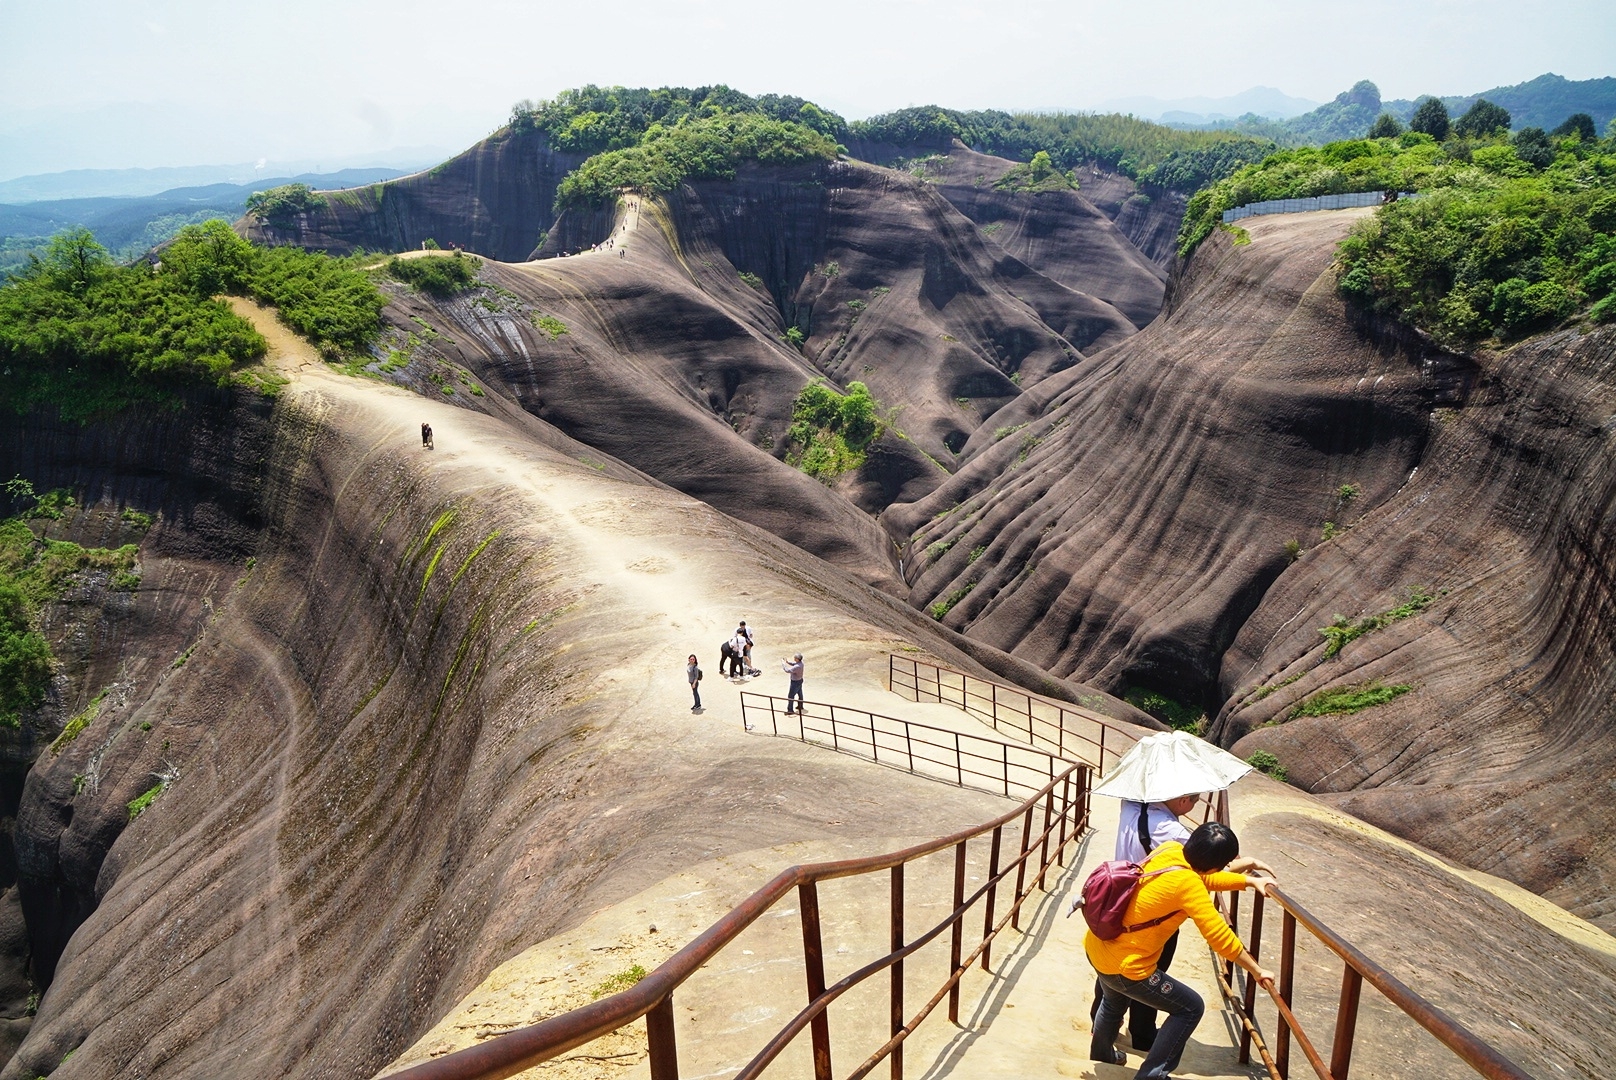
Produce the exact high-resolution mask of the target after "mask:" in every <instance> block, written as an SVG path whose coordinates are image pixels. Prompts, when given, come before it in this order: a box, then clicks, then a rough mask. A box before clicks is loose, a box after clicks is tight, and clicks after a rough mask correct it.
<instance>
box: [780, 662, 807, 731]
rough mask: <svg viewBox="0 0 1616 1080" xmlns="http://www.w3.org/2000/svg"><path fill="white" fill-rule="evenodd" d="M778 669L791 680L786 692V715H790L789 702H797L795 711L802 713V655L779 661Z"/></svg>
mask: <svg viewBox="0 0 1616 1080" xmlns="http://www.w3.org/2000/svg"><path fill="white" fill-rule="evenodd" d="M780 669H781V670H782V671H784V672H785V673H786V674H787V675H788V676H790V678H791V688H790V689H789V690H787V691H786V715H787V716H790V715H791V700H792V699H793V698H795V699H796V701H797V711H798V712H801V711H802V653H798V654H797V655H796V657H795V658H794V659H791V660H782V661H780Z"/></svg>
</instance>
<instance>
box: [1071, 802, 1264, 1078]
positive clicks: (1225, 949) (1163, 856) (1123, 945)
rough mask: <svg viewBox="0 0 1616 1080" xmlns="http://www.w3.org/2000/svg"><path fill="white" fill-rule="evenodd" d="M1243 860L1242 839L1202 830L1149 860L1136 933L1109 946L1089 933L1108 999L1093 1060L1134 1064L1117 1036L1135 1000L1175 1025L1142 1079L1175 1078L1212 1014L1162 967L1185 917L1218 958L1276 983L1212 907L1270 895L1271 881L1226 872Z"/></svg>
mask: <svg viewBox="0 0 1616 1080" xmlns="http://www.w3.org/2000/svg"><path fill="white" fill-rule="evenodd" d="M1239 855H1240V840H1239V838H1238V837H1236V836H1235V834H1234V831H1233V830H1232V829H1230V828H1229V827H1228V826H1227V825H1222V824H1220V823H1218V822H1216V821H1209V822H1207V823H1206V824H1205V825H1202V826H1201V827H1200V828H1198V829H1196V830H1195V831H1194V832H1192V833H1191V834H1190V838H1189V839H1188V840H1187V841H1185V842H1184V843H1182V844H1180V843H1178V842H1177V841H1176V840H1175V841H1170V842H1168V843H1165V844H1163V845H1161V846H1160V847H1158V848H1157V849H1156V851H1155V852H1154V853H1153V854H1152V855H1151V856H1150V858H1148V859H1146V860H1145V863H1144V872H1145V874H1147V875H1150V876H1148V877H1145V878H1143V880H1141V881H1140V884H1139V888H1138V889H1137V890H1136V891H1135V892H1134V894H1133V898H1132V899H1131V900H1130V901H1129V902H1128V910H1127V913H1126V914H1125V915H1124V916H1123V920H1122V921H1123V924H1124V925H1125V926H1127V927H1129V929H1126V930H1124V931H1123V932H1122V933H1121V934H1119V935H1117V936H1116V937H1114V938H1112V939H1111V940H1109V941H1101V940H1100V939H1099V938H1097V937H1095V936H1094V931H1093V930H1089V931H1087V932H1086V933H1085V934H1084V937H1083V949H1084V951H1085V952H1086V953H1087V954H1088V958H1089V963H1090V964H1092V965H1094V970H1095V972H1096V973H1097V974H1098V975H1099V978H1100V986H1101V989H1102V991H1103V994H1104V996H1103V998H1102V999H1101V1001H1100V1011H1099V1013H1098V1014H1096V1015H1095V1017H1094V1026H1093V1031H1092V1033H1091V1036H1090V1040H1089V1057H1090V1058H1091V1059H1093V1060H1095V1061H1102V1062H1105V1063H1106V1064H1107V1065H1126V1064H1127V1063H1128V1055H1126V1054H1124V1053H1123V1052H1122V1051H1121V1050H1118V1049H1117V1048H1116V1038H1117V1034H1118V1033H1119V1032H1120V1031H1121V1030H1122V1016H1123V1014H1124V1013H1125V1012H1127V1010H1128V1004H1129V1002H1134V1001H1137V1002H1140V1003H1142V1004H1145V1005H1149V1006H1151V1007H1152V1008H1154V1009H1158V1010H1160V1011H1162V1012H1164V1013H1166V1014H1167V1020H1166V1021H1165V1022H1164V1023H1163V1024H1162V1026H1161V1030H1160V1031H1159V1032H1157V1034H1156V1039H1155V1042H1154V1043H1153V1045H1152V1046H1151V1048H1150V1053H1148V1054H1146V1055H1145V1060H1144V1062H1143V1063H1142V1064H1141V1065H1140V1066H1139V1071H1138V1072H1137V1073H1135V1074H1134V1080H1171V1073H1172V1071H1173V1070H1174V1069H1176V1068H1177V1067H1178V1062H1179V1059H1180V1058H1181V1057H1183V1055H1184V1044H1185V1043H1187V1042H1188V1041H1189V1038H1190V1034H1191V1033H1192V1032H1194V1030H1195V1027H1196V1025H1197V1024H1199V1023H1200V1022H1201V1016H1202V1015H1203V1014H1204V1013H1205V1012H1206V1004H1205V1003H1204V1002H1203V1001H1202V1000H1201V995H1200V994H1197V993H1196V992H1195V991H1194V990H1193V989H1191V988H1190V987H1188V986H1186V985H1184V983H1183V982H1181V981H1179V980H1176V979H1174V978H1173V977H1172V976H1171V975H1169V974H1167V972H1165V971H1162V970H1161V968H1160V961H1161V952H1162V947H1163V946H1164V945H1166V943H1167V939H1168V938H1169V937H1171V936H1172V935H1173V934H1175V933H1177V932H1178V928H1179V926H1180V925H1181V924H1182V923H1183V922H1184V920H1185V919H1192V920H1194V922H1195V927H1196V929H1198V930H1199V931H1200V932H1201V936H1202V937H1204V938H1206V943H1207V945H1209V946H1211V948H1212V951H1213V952H1215V953H1217V954H1218V955H1219V956H1221V957H1223V959H1225V960H1231V961H1233V962H1234V963H1236V964H1238V965H1240V966H1241V967H1242V968H1244V969H1245V970H1246V971H1248V972H1249V973H1250V974H1251V977H1252V978H1254V979H1256V980H1257V981H1258V982H1272V981H1273V976H1272V975H1271V974H1270V973H1268V972H1267V971H1264V970H1263V969H1262V968H1261V967H1260V966H1259V965H1258V963H1257V959H1256V957H1254V956H1252V955H1251V953H1249V952H1247V951H1246V947H1245V946H1244V945H1242V944H1241V942H1240V938H1239V936H1238V935H1236V934H1235V932H1234V931H1233V930H1231V929H1230V928H1229V924H1228V923H1226V922H1224V921H1223V916H1222V915H1220V914H1218V909H1217V908H1215V907H1213V906H1212V893H1213V892H1232V891H1235V890H1237V889H1248V888H1249V889H1255V890H1256V891H1258V892H1260V893H1262V894H1263V895H1264V896H1267V895H1268V891H1269V889H1270V887H1271V886H1272V885H1273V882H1272V881H1271V880H1270V879H1268V878H1255V877H1248V876H1246V875H1244V874H1235V873H1230V872H1228V871H1227V870H1225V869H1224V868H1225V867H1227V866H1228V865H1230V863H1232V862H1233V861H1234V860H1235V859H1236V858H1238V857H1239Z"/></svg>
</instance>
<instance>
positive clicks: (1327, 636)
mask: <svg viewBox="0 0 1616 1080" xmlns="http://www.w3.org/2000/svg"><path fill="white" fill-rule="evenodd" d="M1436 600H1437V597H1436V595H1435V594H1434V593H1432V592H1430V591H1428V590H1426V589H1424V588H1421V587H1420V586H1418V585H1415V586H1413V587H1411V588H1410V589H1409V590H1408V598H1407V599H1406V600H1404V601H1403V602H1402V603H1401V604H1399V605H1397V606H1396V607H1394V608H1390V609H1388V610H1386V611H1382V612H1381V613H1380V614H1378V615H1366V616H1364V617H1363V618H1361V619H1359V620H1358V621H1357V622H1352V621H1350V620H1349V619H1348V618H1347V617H1346V616H1345V615H1336V616H1335V617H1334V618H1332V619H1331V620H1330V625H1329V626H1321V627H1319V633H1320V634H1323V635H1324V640H1325V646H1324V659H1326V660H1328V659H1330V658H1331V657H1332V656H1335V655H1336V654H1337V653H1339V652H1340V651H1341V650H1342V649H1343V648H1345V647H1346V646H1347V645H1348V644H1350V643H1351V642H1353V641H1356V640H1357V639H1358V638H1360V637H1362V636H1363V635H1365V634H1367V633H1369V632H1371V631H1373V630H1379V629H1380V628H1381V627H1383V626H1390V625H1391V624H1392V623H1394V622H1400V621H1402V620H1403V619H1406V618H1408V617H1409V616H1411V615H1414V614H1416V613H1417V612H1421V611H1424V610H1425V609H1426V608H1428V607H1430V606H1431V605H1432V604H1434V603H1436Z"/></svg>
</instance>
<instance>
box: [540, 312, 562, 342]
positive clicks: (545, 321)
mask: <svg viewBox="0 0 1616 1080" xmlns="http://www.w3.org/2000/svg"><path fill="white" fill-rule="evenodd" d="M532 323H533V326H534V328H535V329H538V330H543V331H544V332H545V333H546V334H549V335H550V340H551V341H554V340H555V339H556V338H558V337H560V336H561V335H562V334H565V333H566V332H567V324H566V323H564V322H562V321H561V320H560V319H558V318H556V317H555V316H554V315H540V314H539V313H537V312H534V313H533V315H532Z"/></svg>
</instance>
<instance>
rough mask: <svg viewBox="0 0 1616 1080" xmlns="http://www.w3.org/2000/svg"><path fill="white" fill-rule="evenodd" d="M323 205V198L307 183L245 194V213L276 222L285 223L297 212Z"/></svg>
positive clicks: (320, 207)
mask: <svg viewBox="0 0 1616 1080" xmlns="http://www.w3.org/2000/svg"><path fill="white" fill-rule="evenodd" d="M325 205H326V201H325V199H324V198H323V197H321V196H319V195H316V194H315V193H314V190H313V189H312V188H310V187H309V185H307V184H282V185H281V186H280V187H273V188H270V189H269V190H268V191H255V192H253V193H252V194H251V195H249V196H247V213H249V214H254V215H256V216H258V217H261V218H264V219H266V220H268V221H272V222H275V223H277V224H285V223H286V222H288V221H290V220H291V219H292V218H294V217H296V216H297V215H298V214H306V213H308V212H309V211H311V210H319V209H322V208H323V207H324V206H325Z"/></svg>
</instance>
